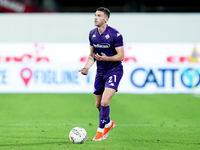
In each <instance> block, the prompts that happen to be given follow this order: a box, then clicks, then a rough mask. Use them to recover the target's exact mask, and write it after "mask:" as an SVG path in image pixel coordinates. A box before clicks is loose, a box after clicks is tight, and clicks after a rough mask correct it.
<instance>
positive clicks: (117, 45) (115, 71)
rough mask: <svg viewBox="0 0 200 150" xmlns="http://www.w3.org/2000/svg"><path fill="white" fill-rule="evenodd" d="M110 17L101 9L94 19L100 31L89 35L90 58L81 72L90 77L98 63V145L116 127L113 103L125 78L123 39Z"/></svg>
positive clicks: (96, 87) (96, 138)
mask: <svg viewBox="0 0 200 150" xmlns="http://www.w3.org/2000/svg"><path fill="white" fill-rule="evenodd" d="M109 17H110V11H109V10H108V9H107V8H104V7H99V8H97V10H96V13H95V19H94V24H95V26H97V28H95V29H93V30H91V31H90V34H89V41H90V54H89V57H88V60H87V62H86V64H85V67H84V68H82V69H81V70H79V72H81V73H82V74H83V75H87V74H88V70H89V69H90V67H91V66H92V65H93V64H94V63H95V61H96V63H97V73H96V77H95V83H94V97H95V100H96V107H97V108H98V109H99V127H98V129H97V133H96V135H95V137H94V138H93V140H94V141H101V140H103V139H106V138H107V137H108V134H109V131H110V130H111V129H112V128H114V126H115V122H114V121H111V120H110V101H111V98H112V97H113V95H114V94H115V92H117V90H118V86H119V82H120V80H121V78H122V76H123V66H122V63H121V61H123V60H124V48H123V38H122V35H121V34H120V33H119V32H118V31H117V30H116V29H114V28H112V27H110V26H108V25H107V22H108V20H109Z"/></svg>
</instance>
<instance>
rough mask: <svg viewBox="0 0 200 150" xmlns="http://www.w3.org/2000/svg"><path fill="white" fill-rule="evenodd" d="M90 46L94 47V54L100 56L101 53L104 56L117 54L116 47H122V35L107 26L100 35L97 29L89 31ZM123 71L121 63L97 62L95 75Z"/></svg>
mask: <svg viewBox="0 0 200 150" xmlns="http://www.w3.org/2000/svg"><path fill="white" fill-rule="evenodd" d="M89 40H90V45H91V46H93V47H94V50H95V54H96V53H98V54H99V55H101V52H103V53H104V54H105V55H106V56H114V55H116V54H117V51H116V50H115V48H116V47H120V46H123V38H122V35H121V34H120V33H119V32H118V31H117V30H116V29H114V28H112V27H109V26H108V25H107V28H106V30H105V31H104V32H103V33H102V34H101V35H100V34H99V32H98V28H95V29H93V30H91V31H90V35H89ZM119 70H123V66H122V63H121V61H98V60H97V74H98V75H105V74H108V73H110V72H113V71H119Z"/></svg>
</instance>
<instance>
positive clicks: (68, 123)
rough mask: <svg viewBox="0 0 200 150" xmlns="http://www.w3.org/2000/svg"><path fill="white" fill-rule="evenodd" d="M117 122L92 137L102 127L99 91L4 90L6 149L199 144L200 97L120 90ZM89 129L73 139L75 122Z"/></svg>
mask: <svg viewBox="0 0 200 150" xmlns="http://www.w3.org/2000/svg"><path fill="white" fill-rule="evenodd" d="M110 115H111V119H112V120H114V121H115V122H116V127H115V128H114V129H113V130H112V131H111V132H110V135H109V137H108V138H107V139H106V140H103V141H100V142H95V141H92V138H93V137H94V135H95V133H96V130H97V127H98V110H97V109H96V108H95V100H94V96H93V94H0V150H77V149H80V150H95V149H97V150H131V149H134V150H169V149H170V150H171V149H173V150H198V149H200V99H199V98H195V97H193V96H192V95H191V94H152V95H151V94H147V95H142V94H116V95H115V96H114V97H113V99H112V100H111V114H110ZM76 126H81V127H83V128H85V129H86V131H87V134H88V138H87V141H86V142H85V143H84V144H73V143H71V142H70V140H69V137H68V136H69V132H70V130H71V129H72V128H73V127H76Z"/></svg>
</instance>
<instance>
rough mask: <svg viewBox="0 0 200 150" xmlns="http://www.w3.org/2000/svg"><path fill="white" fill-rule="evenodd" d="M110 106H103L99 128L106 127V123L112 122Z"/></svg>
mask: <svg viewBox="0 0 200 150" xmlns="http://www.w3.org/2000/svg"><path fill="white" fill-rule="evenodd" d="M109 114H110V106H105V107H104V106H101V111H100V115H99V128H104V127H105V124H107V123H109V122H110V117H109Z"/></svg>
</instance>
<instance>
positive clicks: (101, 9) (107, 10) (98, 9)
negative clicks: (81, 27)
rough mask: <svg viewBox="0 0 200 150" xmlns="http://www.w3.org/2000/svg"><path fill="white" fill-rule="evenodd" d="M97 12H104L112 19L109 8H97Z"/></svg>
mask: <svg viewBox="0 0 200 150" xmlns="http://www.w3.org/2000/svg"><path fill="white" fill-rule="evenodd" d="M96 11H102V12H104V14H105V15H106V16H107V17H108V18H109V17H110V10H109V9H108V8H105V7H99V8H97V10H96Z"/></svg>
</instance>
